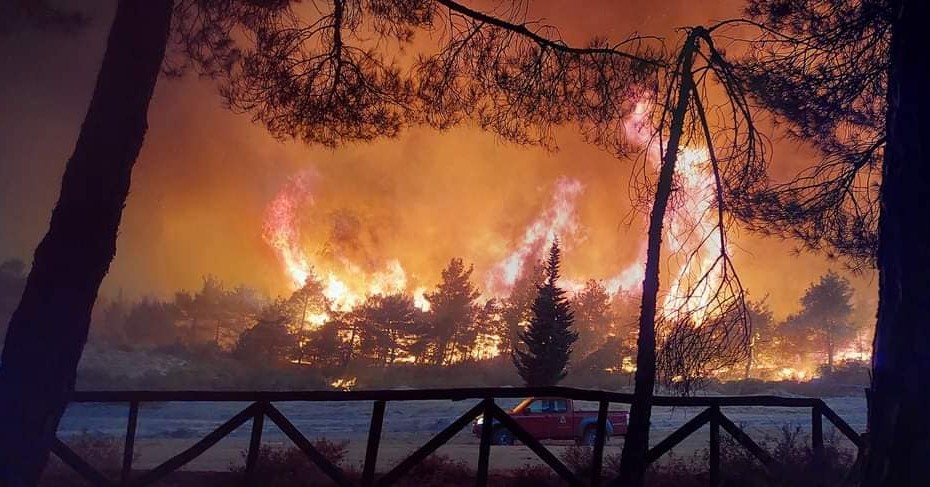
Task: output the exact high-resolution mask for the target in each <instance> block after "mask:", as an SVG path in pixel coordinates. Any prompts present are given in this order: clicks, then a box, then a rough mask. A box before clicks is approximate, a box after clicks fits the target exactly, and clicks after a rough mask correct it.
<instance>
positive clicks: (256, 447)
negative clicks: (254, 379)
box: [245, 407, 265, 487]
mask: <svg viewBox="0 0 930 487" xmlns="http://www.w3.org/2000/svg"><path fill="white" fill-rule="evenodd" d="M264 428H265V408H264V407H260V408H258V410H256V411H255V415H254V416H252V436H251V438H250V439H249V452H248V453H247V454H246V457H245V484H246V485H248V486H249V487H253V486H257V485H258V477H257V474H256V472H255V466H256V465H257V464H258V455H259V453H260V452H261V448H262V430H263V429H264Z"/></svg>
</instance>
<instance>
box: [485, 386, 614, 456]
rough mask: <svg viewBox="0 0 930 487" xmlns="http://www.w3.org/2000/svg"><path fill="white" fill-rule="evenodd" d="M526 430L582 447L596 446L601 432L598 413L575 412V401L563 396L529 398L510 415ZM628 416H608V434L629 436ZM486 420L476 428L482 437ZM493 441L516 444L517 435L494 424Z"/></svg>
mask: <svg viewBox="0 0 930 487" xmlns="http://www.w3.org/2000/svg"><path fill="white" fill-rule="evenodd" d="M509 415H510V417H511V418H513V419H514V420H515V421H516V422H517V423H518V424H519V425H520V426H521V427H522V428H523V429H525V430H526V431H527V432H528V433H529V434H530V435H532V436H533V437H534V438H536V439H537V440H575V442H577V443H579V444H585V445H593V444H594V440H595V438H596V432H597V411H581V410H576V409H575V403H574V401H572V400H571V399H566V398H559V397H528V398H526V399H524V400H523V401H521V402H520V403H519V404H517V405H516V407H514V408H513V409H512V410H511V411H510V413H509ZM626 424H627V413H626V412H625V411H617V412H611V413H609V414H608V416H607V430H606V431H607V435H608V436H617V435H623V434H624V433H626ZM483 427H484V418H481V417H479V418H478V419H477V420H476V421H475V424H474V427H473V428H472V431H473V432H474V433H475V434H476V435H480V434H481V429H482V428H483ZM491 427H492V428H494V430H493V432H492V436H491V437H492V441H493V442H494V444H496V445H512V444H513V442H514V436H513V433H511V432H510V431H508V430H507V429H506V428H504V427H503V426H502V425H500V424H498V423H497V422H494V423H493V424H492V425H491Z"/></svg>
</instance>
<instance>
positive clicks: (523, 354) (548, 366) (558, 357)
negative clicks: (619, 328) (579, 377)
mask: <svg viewBox="0 0 930 487" xmlns="http://www.w3.org/2000/svg"><path fill="white" fill-rule="evenodd" d="M560 260H561V251H560V250H559V242H558V240H555V241H554V242H553V243H552V247H551V248H550V249H549V258H548V260H547V262H546V271H545V281H543V283H542V284H541V285H539V286H538V287H537V293H536V300H535V301H534V302H533V317H532V318H531V319H530V324H529V326H528V327H527V329H526V331H523V332H520V334H519V338H520V341H521V342H522V344H523V346H522V347H521V348H522V349H521V348H514V350H513V363H514V366H516V368H517V372H519V373H520V377H522V378H523V381H524V382H525V383H526V385H527V386H530V387H537V386H553V385H556V384H557V383H558V382H559V381H560V380H562V379H563V378H565V376H566V375H567V374H568V359H569V357H570V356H571V353H572V344H574V343H575V340H577V339H578V334H577V333H576V332H575V331H574V330H573V329H572V323H573V321H574V317H573V315H572V309H571V305H570V304H569V301H568V298H567V297H566V296H565V290H564V289H561V288H559V287H558V286H557V285H556V284H557V281H558V279H559V265H560Z"/></svg>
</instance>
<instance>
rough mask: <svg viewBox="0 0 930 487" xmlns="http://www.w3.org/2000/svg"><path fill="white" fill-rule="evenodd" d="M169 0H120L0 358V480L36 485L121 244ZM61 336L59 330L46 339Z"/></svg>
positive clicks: (159, 61) (164, 37) (159, 60)
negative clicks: (120, 232)
mask: <svg viewBox="0 0 930 487" xmlns="http://www.w3.org/2000/svg"><path fill="white" fill-rule="evenodd" d="M171 8H172V1H171V0H122V1H120V2H119V5H118V7H117V9H116V16H115V17H114V20H113V27H112V29H111V31H110V36H109V39H108V41H107V51H106V53H105V54H104V57H103V64H102V65H101V68H100V72H99V74H98V77H97V84H96V86H95V88H94V94H93V97H92V99H91V102H90V106H89V108H88V112H87V116H86V118H85V120H84V124H83V125H82V128H81V133H80V135H79V136H78V138H77V143H76V144H75V149H74V153H73V155H72V156H71V159H70V160H69V161H68V163H67V165H66V166H65V172H64V176H63V178H62V181H61V193H60V195H59V198H58V202H57V203H56V205H55V209H54V210H53V212H52V217H51V221H50V222H49V231H48V233H47V234H46V235H45V236H44V237H43V239H42V241H41V242H40V243H39V245H38V247H37V248H36V251H35V255H34V256H33V261H32V269H31V270H30V272H29V277H28V279H27V281H26V288H25V291H24V292H23V296H22V299H21V300H20V303H19V306H18V307H17V309H16V311H15V312H14V313H13V317H12V319H11V320H10V325H9V328H8V329H7V334H6V343H5V345H4V348H3V358H2V361H0V362H2V365H0V417H3V418H5V420H4V423H5V425H4V427H3V428H0V483H3V484H5V485H12V486H19V485H35V484H36V483H37V481H38V479H39V475H40V474H41V472H42V468H43V467H44V465H45V462H46V460H47V459H48V449H49V446H50V445H51V442H52V440H53V438H54V436H55V431H56V429H57V428H58V422H59V420H60V419H61V415H62V413H63V412H64V409H65V406H66V405H67V403H68V400H69V398H70V397H71V393H72V391H73V390H74V383H75V378H76V373H77V364H78V361H79V360H80V357H81V352H82V350H83V348H84V343H85V342H86V340H87V333H88V328H89V326H90V317H91V312H92V309H93V305H94V300H95V299H96V297H97V291H98V289H99V288H100V282H101V281H102V280H103V277H104V276H105V275H106V273H107V270H108V268H109V266H110V262H111V260H112V259H113V255H114V253H115V252H116V236H117V229H118V227H119V222H120V218H121V216H122V211H123V207H124V206H125V203H126V196H127V195H128V193H129V182H130V175H131V172H132V167H133V164H134V163H135V161H136V157H137V156H138V154H139V150H140V149H141V147H142V139H143V137H144V135H145V131H146V126H147V123H146V113H147V110H148V104H149V100H150V99H151V96H152V91H153V89H154V87H155V80H156V78H157V76H158V72H159V69H160V68H161V64H162V59H163V56H164V52H165V48H166V42H167V36H168V30H169V24H170V18H171ZM49 337H54V339H49Z"/></svg>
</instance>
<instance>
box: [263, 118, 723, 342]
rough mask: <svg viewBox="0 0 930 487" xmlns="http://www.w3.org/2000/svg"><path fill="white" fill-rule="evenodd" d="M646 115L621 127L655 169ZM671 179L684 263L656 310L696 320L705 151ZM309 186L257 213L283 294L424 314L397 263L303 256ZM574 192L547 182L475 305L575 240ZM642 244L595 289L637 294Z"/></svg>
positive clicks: (705, 267) (713, 247) (706, 193)
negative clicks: (382, 301)
mask: <svg viewBox="0 0 930 487" xmlns="http://www.w3.org/2000/svg"><path fill="white" fill-rule="evenodd" d="M650 110H651V105H650V104H649V103H647V102H642V101H641V102H638V103H637V104H636V110H635V112H634V113H633V114H632V115H631V117H630V119H629V120H628V122H627V124H626V130H628V131H629V132H630V134H629V138H630V139H631V140H633V141H635V142H637V143H641V144H643V148H644V153H645V154H646V158H647V160H648V162H649V165H651V166H653V167H657V166H658V159H659V150H658V147H657V146H656V144H655V143H654V141H652V140H651V138H650V134H651V133H652V131H653V130H654V129H653V128H652V126H651V122H650V121H649V118H648V117H649V114H650ZM675 177H676V185H677V188H678V191H677V196H676V198H675V200H676V204H675V205H674V207H673V208H672V209H670V212H669V213H670V214H669V222H668V224H667V225H666V229H665V238H664V240H665V242H666V246H667V247H668V248H669V250H670V251H671V252H672V254H673V255H676V256H685V257H678V258H677V260H674V259H673V261H672V262H670V265H674V266H675V268H673V269H670V274H669V275H671V276H673V279H672V282H671V283H670V285H668V286H667V289H668V291H667V293H666V294H665V297H664V299H663V301H662V305H661V307H660V308H661V309H660V313H662V314H664V315H666V316H669V317H671V316H682V315H684V316H690V317H691V319H692V320H693V322H694V323H695V324H697V323H700V322H701V320H702V319H703V318H704V316H703V313H705V312H706V310H707V305H708V302H709V300H710V299H711V298H712V296H713V295H714V293H715V292H716V286H717V283H718V281H719V278H720V277H719V268H718V266H717V264H718V262H717V260H716V258H717V256H718V255H719V252H720V250H721V248H720V245H721V243H722V242H721V240H719V237H718V236H717V235H715V229H716V228H717V227H716V225H717V220H716V219H715V218H716V216H715V214H716V212H715V211H713V209H714V203H715V199H714V196H715V192H714V186H713V182H714V179H713V174H712V172H711V167H710V164H709V161H708V154H707V151H706V149H702V148H696V147H687V148H685V149H684V150H682V151H681V153H680V154H679V164H678V171H677V173H676V176H675ZM319 181H320V178H319V177H318V176H317V175H316V174H315V173H314V172H313V171H312V170H306V171H303V172H300V173H298V174H296V175H294V176H293V177H292V178H291V179H289V180H288V181H287V182H286V183H285V184H284V186H283V187H282V188H281V189H280V190H279V192H278V193H277V194H276V196H275V197H274V199H273V200H272V201H271V203H270V204H269V205H268V207H267V209H266V213H265V221H264V231H263V236H264V239H265V241H266V242H267V243H268V244H269V245H270V246H271V247H272V248H273V249H274V250H275V252H276V254H277V256H278V259H279V261H280V262H281V265H282V266H283V268H284V271H285V273H286V274H287V275H288V276H289V278H290V281H291V285H292V287H293V289H297V288H300V287H301V286H303V285H304V283H305V282H306V280H307V278H308V276H311V275H319V276H322V282H323V284H324V290H323V294H324V295H325V296H326V298H327V299H328V300H329V303H330V307H331V310H332V311H337V312H349V311H351V310H353V309H354V308H356V307H357V306H358V305H359V304H361V303H362V302H364V301H365V300H366V299H368V298H369V297H371V296H378V295H390V294H397V293H407V294H410V295H411V296H412V298H413V302H414V305H415V306H416V307H417V308H418V309H420V310H421V311H429V309H430V302H429V300H428V299H427V287H425V286H416V287H415V289H411V287H412V286H411V283H410V282H408V279H407V273H406V271H405V269H404V266H403V264H402V263H401V262H400V260H398V259H397V258H393V257H389V258H383V260H382V262H383V263H382V265H381V267H380V268H376V269H374V270H367V271H366V270H365V269H363V268H362V267H361V266H360V265H358V264H357V263H355V262H353V261H352V260H350V258H349V257H347V256H344V255H342V254H340V253H339V252H338V250H337V251H336V255H337V258H336V259H325V260H324V259H322V258H317V256H316V255H313V254H311V253H309V252H308V251H307V250H306V249H307V247H306V245H307V244H306V242H304V241H303V239H302V231H301V225H303V224H305V222H304V221H303V220H302V219H301V215H302V214H303V212H306V211H308V210H311V209H312V207H313V206H314V205H315V203H316V201H315V199H314V189H315V188H314V187H315V185H317V184H320V183H319ZM584 193H585V187H584V185H583V184H582V183H581V182H580V181H579V180H577V179H574V178H571V177H567V176H562V177H559V178H557V179H556V180H555V181H554V182H553V183H552V187H551V190H550V196H549V201H548V204H547V205H546V206H545V207H544V208H542V209H541V211H540V212H539V213H538V214H537V215H536V217H535V218H533V219H532V220H531V221H530V222H529V223H528V224H527V225H526V226H525V228H524V229H523V231H522V232H521V234H520V235H519V236H518V237H517V238H515V239H507V238H505V240H510V241H511V242H513V244H512V246H511V249H512V250H510V251H509V253H507V254H506V255H504V256H503V257H500V258H499V259H498V260H496V262H495V263H494V264H493V265H491V266H490V268H488V269H487V270H486V272H485V278H484V284H485V287H484V289H482V290H481V293H482V295H483V299H484V300H487V299H491V298H497V299H504V298H506V297H507V296H508V295H509V294H510V293H511V292H512V290H513V287H514V284H515V283H516V282H517V281H518V280H519V279H520V278H521V277H523V276H524V275H525V274H526V273H527V272H529V268H531V267H533V266H534V265H535V264H536V263H537V262H539V260H540V259H541V258H542V256H543V254H544V252H545V251H546V249H548V248H549V247H550V246H551V245H552V243H553V242H554V241H556V239H558V240H560V241H561V243H562V245H563V246H564V247H565V248H566V249H568V250H569V251H570V249H571V248H572V246H573V245H575V244H577V243H580V242H581V241H583V240H584V239H585V232H584V226H583V224H582V223H581V221H580V218H579V215H578V210H577V207H578V203H579V200H580V199H581V198H582V197H583V196H584ZM645 245H646V242H645V238H642V240H641V241H640V242H639V243H638V244H637V246H638V248H639V249H641V250H640V252H639V254H640V257H639V258H637V259H636V260H635V261H634V262H633V263H632V264H631V265H629V266H627V267H626V268H623V269H621V270H620V271H618V272H616V273H614V274H613V275H609V276H606V277H603V278H602V285H603V287H604V289H605V290H606V291H607V292H608V293H609V295H610V296H616V295H618V294H619V293H621V292H626V293H633V294H635V293H638V292H639V289H640V287H641V285H642V280H643V270H644V267H643V266H644V254H645ZM569 255H570V254H569ZM369 267H370V266H369ZM573 277H574V276H567V277H566V278H565V279H563V281H562V286H563V287H564V288H566V289H567V290H568V291H569V292H570V293H571V294H576V293H578V292H580V291H582V290H583V289H584V287H585V279H573ZM329 318H330V316H329V315H328V314H327V313H316V314H315V315H314V317H313V319H312V320H310V321H311V323H312V324H313V325H314V326H321V325H322V324H323V323H325V322H326V320H328V319H329ZM500 341H501V340H500V337H499V336H494V335H493V334H482V335H481V339H480V340H476V345H475V346H476V350H477V351H476V356H478V355H480V356H483V357H492V356H495V355H497V354H498V353H500V350H499V343H500Z"/></svg>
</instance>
